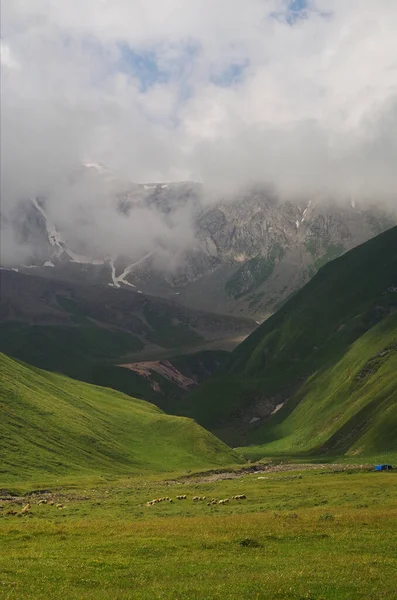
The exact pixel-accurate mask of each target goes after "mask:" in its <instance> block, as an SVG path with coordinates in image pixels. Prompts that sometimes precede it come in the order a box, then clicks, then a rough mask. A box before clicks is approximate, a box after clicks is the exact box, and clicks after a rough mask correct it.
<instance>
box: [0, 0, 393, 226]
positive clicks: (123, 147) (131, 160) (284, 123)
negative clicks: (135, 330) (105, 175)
mask: <svg viewBox="0 0 397 600" xmlns="http://www.w3.org/2000/svg"><path fill="white" fill-rule="evenodd" d="M289 4H290V3H289V2H288V1H287V0H249V1H248V2H244V3H242V2H241V1H240V0H215V1H214V0H102V1H101V2H98V0H84V1H83V2H81V0H68V2H63V1H62V0H4V2H3V6H2V17H3V31H2V54H1V56H2V65H3V81H2V83H3V86H2V87H3V90H2V112H1V118H2V153H1V158H2V175H3V177H2V198H3V207H2V210H3V211H4V210H6V209H5V208H4V207H5V206H11V205H13V204H14V203H15V201H16V200H17V199H19V198H21V197H26V196H30V195H33V194H46V195H48V196H50V197H51V198H54V202H55V201H58V202H60V199H59V198H60V196H62V203H68V202H70V198H69V199H68V198H67V196H68V195H67V194H61V195H60V194H59V193H56V190H57V189H59V188H62V189H65V188H64V184H65V181H67V178H68V176H69V173H70V172H71V171H72V170H73V169H74V168H75V166H76V165H78V164H79V163H81V162H82V161H83V160H85V159H86V158H87V157H89V158H90V159H91V160H97V161H101V162H104V163H105V164H107V165H109V166H111V167H114V168H116V169H119V170H121V171H123V172H124V173H125V174H126V175H127V176H128V177H130V178H132V179H134V180H135V181H142V182H143V181H153V180H175V179H188V178H192V179H194V180H197V179H199V180H203V181H205V182H208V183H210V184H212V183H215V184H217V185H224V184H225V183H227V184H228V185H229V186H232V187H233V186H239V185H241V184H244V183H251V182H255V181H265V182H268V183H270V184H272V185H273V186H275V187H276V188H277V187H278V188H279V189H280V190H281V192H283V193H292V194H294V193H297V194H301V193H306V192H308V191H317V192H320V193H324V194H331V195H332V194H338V195H346V194H347V195H349V194H351V193H354V194H357V195H370V196H372V197H374V196H376V197H377V198H380V197H392V198H393V199H394V198H395V190H396V184H397V171H396V169H395V164H397V142H396V124H397V123H396V121H397V39H396V35H395V31H396V27H397V3H396V2H395V0H377V2H376V3H375V2H374V1H373V0H349V2H346V1H345V0H308V2H307V3H306V4H307V7H306V9H305V11H304V13H302V15H301V16H302V18H297V19H296V20H295V22H294V24H293V25H291V22H290V21H291V20H290V17H291V13H290V12H289V11H288V6H289ZM126 49H127V52H125V50H126ZM139 57H140V58H139ZM139 60H140V62H139ZM145 61H146V62H145ZM236 65H237V67H236V69H237V71H238V77H236V78H235V79H233V78H231V79H230V81H229V82H228V80H227V73H228V69H229V70H230V68H231V66H236ZM145 77H146V78H149V82H147V81H146V82H144V81H143V79H144V78H145ZM222 77H223V79H222ZM220 81H222V85H219V82H220ZM143 83H145V85H143ZM228 83H229V85H227V84H228ZM87 194H88V195H89V193H88V192H87ZM71 205H73V202H71ZM56 211H58V212H59V207H57V208H56ZM142 218H144V217H142ZM103 226H104V228H105V230H106V223H104V225H103ZM104 235H106V234H104Z"/></svg>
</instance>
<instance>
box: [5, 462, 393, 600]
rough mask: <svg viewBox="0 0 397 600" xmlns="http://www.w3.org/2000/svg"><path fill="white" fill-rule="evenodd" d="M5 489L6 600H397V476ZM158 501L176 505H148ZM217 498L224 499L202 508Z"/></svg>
mask: <svg viewBox="0 0 397 600" xmlns="http://www.w3.org/2000/svg"><path fill="white" fill-rule="evenodd" d="M5 485H6V484H5ZM5 485H4V486H0V487H5ZM10 486H11V487H8V489H2V490H1V496H2V500H1V501H0V505H1V507H2V508H1V509H0V534H1V548H2V552H1V554H0V598H2V599H5V600H27V599H34V600H40V599H49V598H51V599H57V598H62V600H75V599H79V600H92V599H95V600H96V599H106V600H109V599H112V600H122V599H123V600H124V599H148V600H149V599H155V598H164V599H170V598H172V599H175V600H179V599H180V600H193V599H197V600H203V599H219V600H225V599H229V598H230V599H239V600H243V599H264V600H267V599H269V600H276V599H277V600H284V599H294V600H295V599H299V600H303V599H312V600H314V599H315V600H342V599H346V600H347V599H349V600H359V599H360V600H371V599H372V600H377V599H379V600H380V599H393V598H396V597H397V473H374V472H371V471H369V470H367V469H365V468H355V467H351V466H346V465H344V466H343V467H342V466H337V465H329V466H326V465H307V466H303V465H290V466H282V467H273V468H270V469H268V470H266V471H262V472H251V473H244V474H241V473H239V472H238V471H235V472H230V473H218V474H216V473H213V472H212V473H211V472H208V473H204V474H198V475H195V474H191V473H190V474H186V473H184V474H181V473H179V474H175V475H174V476H173V477H170V476H168V477H167V479H164V475H163V476H162V478H160V476H156V478H153V477H152V478H150V477H146V478H145V477H137V476H134V477H131V478H124V479H120V478H114V479H112V478H110V477H106V476H103V477H99V476H98V477H95V476H91V477H87V478H85V479H74V480H66V479H64V480H59V481H53V482H47V483H46V486H45V489H44V488H43V487H42V486H41V485H40V482H38V481H32V482H29V483H26V482H24V483H23V484H22V483H21V485H20V486H18V484H15V483H12V484H10ZM35 490H36V491H35ZM32 492H34V493H33V494H32ZM12 494H14V495H12ZM240 494H244V495H245V496H246V499H242V500H233V499H232V496H235V495H240ZM177 495H178V496H183V495H186V496H187V498H186V499H183V500H176V496H177ZM194 496H198V497H201V498H202V497H204V496H205V497H206V499H205V500H197V501H195V502H193V500H192V498H193V497H194ZM160 497H169V498H172V499H173V502H172V503H171V502H169V501H163V502H159V503H156V504H154V505H152V506H146V503H147V502H148V501H151V500H153V499H155V498H160ZM213 498H216V499H217V500H222V499H226V498H229V499H230V501H229V502H228V503H225V504H219V503H217V504H210V505H209V506H208V502H211V500H212V499H213ZM43 500H44V501H46V502H47V503H46V504H41V505H38V502H39V501H43ZM28 502H29V503H30V506H31V508H30V511H28V514H26V515H21V510H22V508H23V506H26V504H27V503H28ZM50 502H54V504H53V505H51V504H50ZM56 504H62V506H63V508H58V507H56ZM10 511H12V512H16V513H17V514H7V513H8V512H10Z"/></svg>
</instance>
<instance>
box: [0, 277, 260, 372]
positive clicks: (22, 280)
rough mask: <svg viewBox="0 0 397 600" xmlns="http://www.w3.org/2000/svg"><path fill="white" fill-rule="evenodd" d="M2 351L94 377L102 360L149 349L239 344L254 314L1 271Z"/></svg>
mask: <svg viewBox="0 0 397 600" xmlns="http://www.w3.org/2000/svg"><path fill="white" fill-rule="evenodd" d="M0 289H1V294H0V351H3V352H6V353H8V354H10V355H12V356H14V357H16V358H19V359H21V360H25V361H26V362H29V363H31V364H34V365H36V366H39V367H43V368H47V369H50V370H54V371H58V372H62V373H65V374H68V375H72V376H77V377H80V376H81V377H83V378H86V377H89V376H90V371H91V369H92V368H94V366H95V365H98V363H106V364H111V365H113V364H119V363H122V362H124V363H125V362H132V360H131V359H135V360H137V358H138V356H142V355H145V354H146V355H148V353H151V354H156V355H161V354H162V353H164V352H165V351H168V352H170V351H171V350H174V354H175V349H179V354H182V349H186V348H192V347H193V348H196V349H199V348H200V347H202V346H205V344H207V343H211V342H213V343H220V344H221V346H222V344H223V343H224V342H225V340H229V343H234V345H236V343H237V341H234V340H237V339H241V338H242V337H246V335H247V334H248V333H250V332H251V331H252V330H253V329H254V328H255V327H256V324H255V322H254V321H252V320H248V319H243V318H237V317H232V316H222V315H218V314H212V313H207V312H204V311H195V310H191V309H188V308H186V307H184V306H182V305H179V304H177V303H176V302H175V301H172V302H171V301H169V300H165V299H161V298H156V297H154V296H147V295H144V294H138V293H137V292H134V291H132V290H131V291H130V290H127V289H115V288H111V287H109V286H103V285H82V284H73V283H68V282H61V281H56V280H49V279H45V278H42V277H37V276H33V275H24V274H22V273H17V272H15V271H12V270H5V269H2V270H0Z"/></svg>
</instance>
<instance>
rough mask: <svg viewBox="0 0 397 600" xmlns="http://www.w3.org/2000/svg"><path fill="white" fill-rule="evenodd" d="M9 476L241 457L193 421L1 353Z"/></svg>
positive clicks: (1, 438)
mask: <svg viewBox="0 0 397 600" xmlns="http://www.w3.org/2000/svg"><path fill="white" fill-rule="evenodd" d="M0 407H1V415H2V417H1V419H0V455H1V471H2V475H3V476H7V480H9V479H10V478H13V477H15V478H17V479H18V480H21V479H24V478H34V477H38V476H39V477H40V480H41V481H42V480H43V479H42V478H43V477H44V476H52V477H54V476H55V477H57V478H58V477H62V476H66V475H69V474H88V473H97V474H98V473H101V474H107V475H115V474H127V473H128V474H131V473H137V472H141V471H146V472H156V471H172V470H178V469H186V468H188V469H192V468H193V469H194V468H202V467H211V466H220V465H226V464H230V463H233V462H234V463H235V462H238V461H241V457H240V456H239V455H237V454H236V453H235V452H233V451H232V450H231V449H230V448H228V447H227V446H226V445H225V444H223V443H222V442H221V441H220V440H218V439H217V438H215V437H214V436H213V435H211V434H210V433H209V432H207V431H205V430H204V429H202V428H201V427H199V426H198V425H197V424H196V423H194V422H193V421H191V420H190V419H186V418H183V417H172V416H168V415H165V414H164V413H163V412H162V411H161V410H160V409H158V408H157V407H155V406H153V405H152V404H149V403H148V402H144V401H142V400H135V399H132V398H130V397H129V396H125V395H123V394H120V393H119V392H115V391H113V390H109V389H105V388H100V387H96V386H92V385H88V384H85V383H81V382H79V381H74V380H73V379H69V378H67V377H63V376H60V375H55V374H53V373H48V372H45V371H41V370H39V369H36V368H34V367H29V366H27V365H25V364H22V363H19V362H17V361H15V360H13V359H11V358H9V357H7V356H5V355H3V354H0Z"/></svg>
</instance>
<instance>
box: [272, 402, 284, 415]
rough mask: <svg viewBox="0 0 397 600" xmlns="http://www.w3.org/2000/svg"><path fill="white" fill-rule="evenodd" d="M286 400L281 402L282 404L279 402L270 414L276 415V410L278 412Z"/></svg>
mask: <svg viewBox="0 0 397 600" xmlns="http://www.w3.org/2000/svg"><path fill="white" fill-rule="evenodd" d="M284 404H285V403H284V402H280V404H277V406H276V407H275V409H274V410H272V412H271V413H270V414H272V415H275V414H276V412H278V411H279V410H280V408H282V407H283V406H284Z"/></svg>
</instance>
